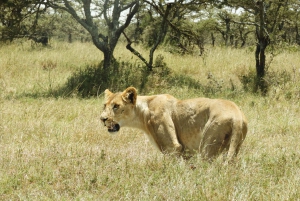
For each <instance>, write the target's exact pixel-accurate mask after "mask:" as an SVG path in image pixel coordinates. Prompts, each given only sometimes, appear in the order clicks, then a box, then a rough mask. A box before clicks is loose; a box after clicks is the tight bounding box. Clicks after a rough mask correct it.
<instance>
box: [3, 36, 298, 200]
mask: <svg viewBox="0 0 300 201" xmlns="http://www.w3.org/2000/svg"><path fill="white" fill-rule="evenodd" d="M140 51H144V50H141V49H140ZM146 53H147V52H144V54H146ZM158 54H162V55H163V56H164V62H166V63H167V65H168V67H170V69H171V70H172V71H174V72H175V73H176V72H177V73H179V74H183V75H187V76H190V77H192V78H194V79H196V80H197V81H198V82H199V83H200V84H201V86H203V87H201V88H198V89H195V88H191V87H189V86H183V85H182V86H181V85H179V84H178V85H176V84H174V83H176V82H174V83H173V85H168V86H166V85H165V83H164V82H163V80H159V79H156V80H155V82H157V83H151V87H148V89H147V90H146V91H145V94H154V93H158V92H159V93H170V94H173V95H174V96H176V97H178V98H180V99H184V98H192V97H197V96H208V97H213V98H215V97H218V98H225V99H230V100H232V101H234V102H236V103H237V104H238V105H239V106H240V107H241V109H242V110H243V111H244V113H245V115H246V116H247V118H248V120H249V131H248V136H247V138H246V140H245V142H244V144H243V146H242V149H241V151H240V153H239V155H238V160H237V161H236V162H235V163H233V164H230V165H227V166H225V165H224V164H223V163H222V160H221V159H217V160H216V161H215V162H213V163H207V162H204V161H201V160H200V159H199V158H198V157H197V156H195V157H194V158H192V159H191V160H189V161H187V162H186V161H182V160H179V159H176V158H172V157H169V156H164V155H162V154H161V153H159V152H158V151H156V150H155V149H154V148H153V147H152V145H151V144H150V143H149V142H148V141H147V139H146V137H145V136H144V135H143V133H141V132H140V131H138V130H135V129H129V128H122V129H121V130H120V132H119V133H118V134H117V135H110V134H108V133H107V131H106V129H105V128H104V127H103V125H102V124H101V122H100V121H99V115H100V112H101V110H102V105H103V94H102V92H99V96H98V97H94V98H78V97H77V96H75V95H74V96H70V97H63V96H51V91H54V90H55V89H57V88H59V87H60V86H63V85H65V83H66V82H67V80H68V78H69V77H70V76H72V75H73V74H74V72H76V71H77V70H78V69H81V68H84V67H85V66H87V65H89V64H92V63H98V62H99V61H101V60H102V54H101V53H100V52H99V51H98V50H97V49H96V48H95V47H94V46H93V45H92V44H88V43H73V44H67V43H56V42H52V44H51V47H48V48H42V47H39V46H37V47H35V48H32V47H31V46H30V44H29V43H28V42H24V43H13V44H9V45H1V47H0V150H1V151H0V200H299V199H300V191H299V189H300V137H299V131H300V111H299V99H300V66H299V64H300V51H294V50H293V51H289V50H284V51H282V52H281V53H280V54H279V55H277V56H275V57H274V58H273V61H272V63H271V65H270V67H269V69H268V72H269V73H268V76H267V80H268V82H269V83H270V88H269V93H268V95H267V96H261V95H259V93H258V94H254V93H252V92H251V91H252V86H251V82H252V81H251V79H252V77H253V72H254V71H255V69H254V68H255V62H254V56H253V55H254V53H253V50H251V49H249V48H248V49H230V48H228V49H225V48H214V49H213V48H208V49H207V50H206V54H205V56H204V57H203V56H202V57H199V56H197V55H194V56H182V55H172V54H170V53H167V52H163V51H162V50H160V51H159V52H158ZM115 56H116V57H117V58H118V59H119V58H120V59H123V60H126V59H127V61H129V62H132V63H138V62H139V61H138V60H137V59H136V58H135V57H134V56H132V55H131V53H130V52H128V51H127V50H126V49H125V47H124V45H123V46H119V47H118V49H117V50H116V52H115ZM268 59H270V57H268ZM137 71H138V70H135V71H132V73H135V72H137ZM149 79H150V80H151V79H154V77H150V78H149ZM49 92H50V93H49ZM43 94H47V95H45V96H44V95H43ZM49 94H50V95H49ZM191 164H192V166H193V167H195V168H192V169H191Z"/></svg>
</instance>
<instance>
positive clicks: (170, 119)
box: [100, 87, 247, 161]
mask: <svg viewBox="0 0 300 201" xmlns="http://www.w3.org/2000/svg"><path fill="white" fill-rule="evenodd" d="M104 93H105V104H104V110H103V112H102V114H101V117H100V118H101V120H102V121H103V123H104V125H105V126H106V127H107V128H108V131H109V132H117V131H119V129H120V127H121V126H128V127H135V128H139V129H141V130H143V131H144V132H145V133H146V134H147V136H148V137H149V138H150V141H152V142H153V143H154V145H156V147H157V148H158V149H159V150H160V151H162V152H163V153H175V154H179V155H181V154H182V153H186V152H185V151H188V152H189V153H195V152H199V153H200V154H201V157H203V158H204V159H213V158H215V157H217V156H218V155H219V154H220V153H221V152H222V151H224V150H226V151H228V153H227V156H226V157H227V158H226V159H227V160H228V161H229V160H231V159H233V158H234V156H236V155H237V153H238V151H239V149H240V146H241V144H242V143H243V141H244V139H245V137H246V134H247V120H246V118H245V116H244V114H243V113H242V112H241V110H240V109H239V107H238V106H237V105H236V104H235V103H233V102H231V101H228V100H220V99H208V98H195V99H189V100H178V99H176V98H174V97H173V96H171V95H169V94H162V95H153V96H137V90H136V89H135V88H134V87H129V88H127V89H126V90H125V91H123V92H118V93H112V92H110V91H109V90H108V89H106V90H105V92H104Z"/></svg>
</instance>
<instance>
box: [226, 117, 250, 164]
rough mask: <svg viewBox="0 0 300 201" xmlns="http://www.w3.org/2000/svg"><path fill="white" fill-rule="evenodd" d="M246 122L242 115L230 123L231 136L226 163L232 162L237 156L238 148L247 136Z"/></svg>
mask: <svg viewBox="0 0 300 201" xmlns="http://www.w3.org/2000/svg"><path fill="white" fill-rule="evenodd" d="M247 130H248V128H247V122H246V119H245V117H244V115H243V114H241V117H239V118H236V119H235V120H234V121H233V123H232V136H231V139H230V145H229V150H228V153H227V161H228V162H229V161H232V160H233V158H234V157H235V156H236V155H237V154H238V152H239V150H240V147H241V145H242V143H243V141H244V139H245V137H246V134H247Z"/></svg>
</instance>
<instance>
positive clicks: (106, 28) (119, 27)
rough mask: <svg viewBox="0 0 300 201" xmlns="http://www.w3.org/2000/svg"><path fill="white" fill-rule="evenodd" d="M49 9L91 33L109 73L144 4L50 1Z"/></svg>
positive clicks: (107, 0)
mask: <svg viewBox="0 0 300 201" xmlns="http://www.w3.org/2000/svg"><path fill="white" fill-rule="evenodd" d="M47 5H49V6H51V7H52V8H54V9H61V10H64V11H66V12H67V13H69V14H70V15H71V16H72V17H73V18H74V19H75V20H76V21H77V22H78V23H80V24H81V25H82V26H83V27H84V28H85V29H86V30H87V31H88V32H89V34H90V35H91V38H92V41H93V43H94V45H95V46H96V47H97V48H98V49H99V50H100V51H101V52H102V53H103V54H104V62H103V68H105V69H109V67H110V65H111V63H112V62H113V61H114V60H115V59H114V55H113V53H114V49H115V47H116V45H117V43H118V40H119V38H120V36H121V34H122V32H123V31H124V30H125V29H126V28H127V27H128V25H129V24H130V22H131V20H132V18H133V16H134V15H135V14H136V13H137V11H138V9H139V5H140V4H139V0H114V1H111V0H104V1H93V2H92V1H91V0H80V1H71V0H59V1H58V0H47ZM126 12H127V15H126V16H125V15H124V13H126ZM122 14H123V15H122ZM100 22H102V24H101V25H102V27H101V26H100Z"/></svg>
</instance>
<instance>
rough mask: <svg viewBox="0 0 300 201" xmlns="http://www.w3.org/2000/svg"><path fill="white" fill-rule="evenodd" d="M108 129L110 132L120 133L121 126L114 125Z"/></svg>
mask: <svg viewBox="0 0 300 201" xmlns="http://www.w3.org/2000/svg"><path fill="white" fill-rule="evenodd" d="M107 128H108V132H111V133H112V132H118V131H119V130H120V125H119V124H114V125H111V126H109V127H107Z"/></svg>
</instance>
